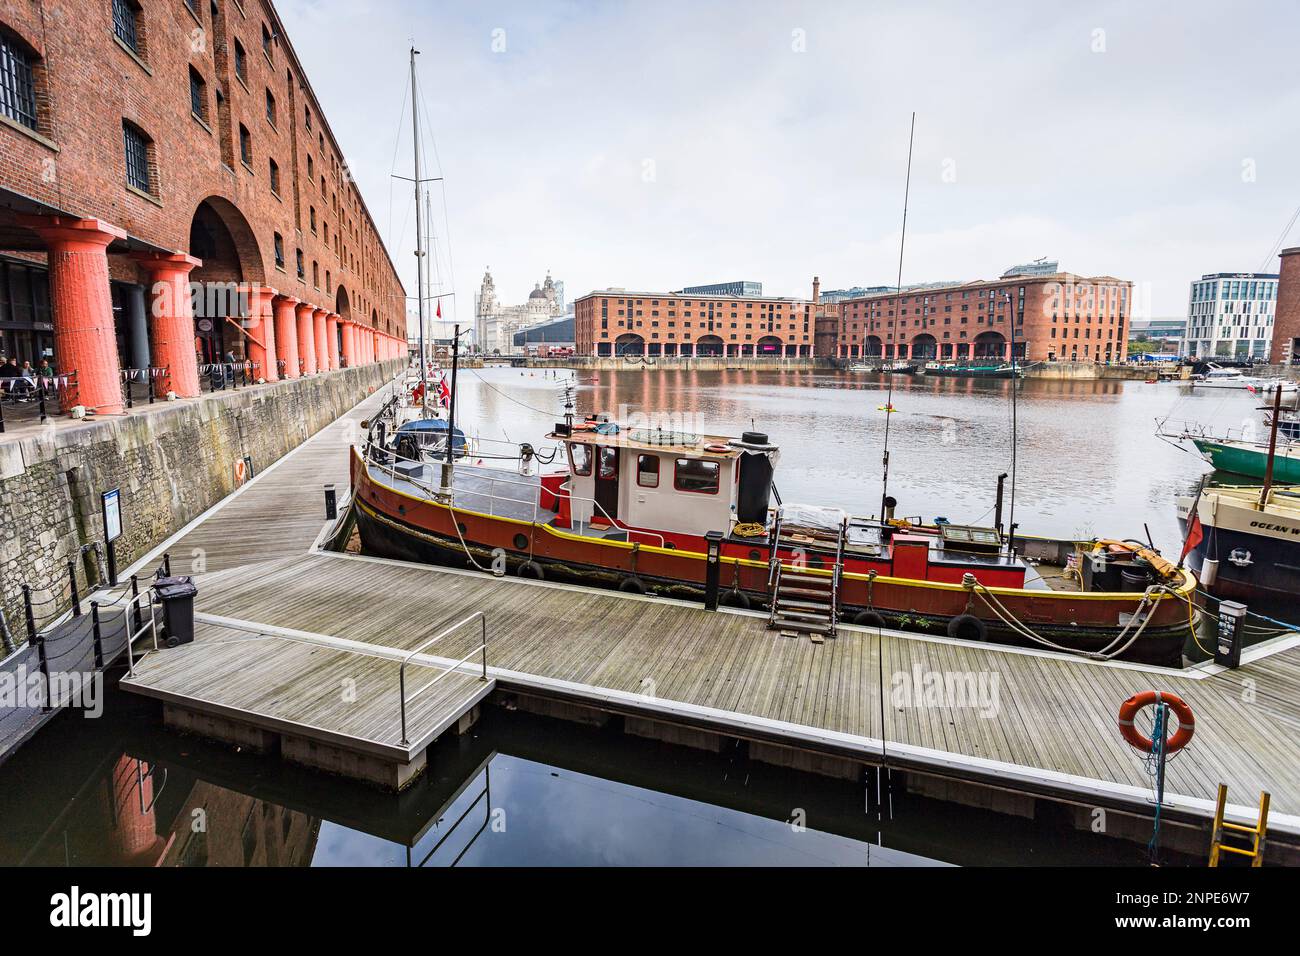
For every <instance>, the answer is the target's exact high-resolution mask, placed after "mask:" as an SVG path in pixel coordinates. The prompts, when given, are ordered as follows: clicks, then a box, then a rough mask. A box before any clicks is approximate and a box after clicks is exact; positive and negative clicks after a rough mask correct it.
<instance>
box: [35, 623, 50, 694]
mask: <svg viewBox="0 0 1300 956" xmlns="http://www.w3.org/2000/svg"><path fill="white" fill-rule="evenodd" d="M34 643H35V644H36V657H37V659H38V660H40V662H41V677H43V678H44V679H45V703H44V704H43V705H42V706H41V710H43V711H45V712H47V713H48V712H49V711H51V710H53V709H54V707H53V705H51V704H50V696H51V695H50V659H49V657H47V656H46V654H45V638H44V637H43V636H41V635H40V634H37V635H36V639H35V642H34Z"/></svg>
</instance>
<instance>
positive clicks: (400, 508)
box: [397, 505, 406, 515]
mask: <svg viewBox="0 0 1300 956" xmlns="http://www.w3.org/2000/svg"><path fill="white" fill-rule="evenodd" d="M397 513H398V514H399V515H404V514H406V505H398V506H397Z"/></svg>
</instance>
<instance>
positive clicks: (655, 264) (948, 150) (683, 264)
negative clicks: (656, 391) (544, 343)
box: [279, 0, 1300, 322]
mask: <svg viewBox="0 0 1300 956" xmlns="http://www.w3.org/2000/svg"><path fill="white" fill-rule="evenodd" d="M279 7H280V12H281V15H282V17H283V18H284V20H285V23H286V27H287V29H288V32H289V36H290V38H291V39H292V41H293V43H294V46H295V48H296V49H297V51H298V54H299V56H301V57H302V58H303V60H304V65H305V67H306V70H307V74H308V76H309V78H310V79H311V82H312V84H313V87H314V89H315V90H316V93H317V95H318V96H319V98H320V100H321V101H322V104H323V106H324V109H325V111H326V115H327V116H328V118H329V120H330V122H331V124H332V127H333V129H334V131H335V134H336V136H337V137H338V138H339V139H340V141H341V144H342V146H343V148H344V151H345V153H346V154H347V156H348V159H349V162H350V164H351V167H352V169H353V171H354V174H355V175H356V176H357V178H358V181H359V184H360V186H361V189H362V193H363V195H364V196H365V198H366V201H367V203H368V205H369V207H370V209H371V211H372V213H373V215H374V217H375V219H376V222H377V223H378V225H379V228H380V232H381V234H382V235H383V236H385V237H386V238H387V239H388V240H389V241H390V248H391V252H392V255H393V259H394V261H395V262H396V263H397V264H398V266H399V268H400V270H401V272H402V275H403V279H404V281H405V282H406V284H407V287H408V291H413V290H414V288H415V281H414V258H413V257H412V256H411V254H410V252H411V249H412V248H413V245H414V228H413V227H414V217H413V215H412V213H411V209H410V207H411V198H410V187H409V184H406V183H404V182H401V181H394V180H391V179H390V173H391V172H393V171H394V170H395V171H396V172H397V173H399V174H401V175H408V176H409V175H410V170H411V163H410V132H409V123H410V118H409V104H408V107H407V111H406V112H404V111H403V110H402V106H401V104H402V99H403V96H404V94H405V89H406V84H407V75H406V49H407V46H408V44H409V42H410V40H411V38H412V36H413V35H414V39H415V42H416V43H417V45H418V46H419V48H420V50H421V51H422V53H421V57H420V64H419V69H420V76H421V87H422V92H423V97H424V100H425V102H426V104H427V109H428V113H427V120H428V123H429V126H430V127H431V132H432V133H433V135H434V136H435V137H436V142H437V159H438V162H437V163H436V164H434V165H435V167H436V169H435V174H441V175H443V176H445V177H446V178H445V183H443V184H435V187H434V188H435V192H434V198H435V207H434V212H435V216H434V219H435V223H436V231H437V233H438V242H439V256H438V262H439V269H440V272H441V273H442V274H443V275H444V276H445V277H447V281H449V282H450V279H451V277H454V286H455V290H456V292H457V294H458V298H459V301H458V303H457V305H458V308H456V309H455V310H454V314H455V316H456V317H458V318H459V319H460V320H461V321H463V322H465V321H469V320H470V319H471V318H472V304H473V294H474V292H475V291H476V290H477V288H478V282H479V279H480V278H481V275H482V270H483V267H484V266H485V265H489V264H490V265H492V267H493V273H494V275H495V277H496V279H497V286H498V291H499V294H500V295H501V297H502V299H503V300H504V301H506V302H517V301H523V299H524V298H525V297H526V295H527V293H528V291H529V290H530V289H531V288H532V285H533V283H534V282H536V281H538V280H539V279H540V278H542V276H543V274H544V272H545V271H546V270H547V269H548V268H549V269H550V270H551V271H552V273H553V274H554V275H555V276H556V278H561V279H564V280H565V281H566V288H567V291H568V294H569V296H570V298H573V297H576V296H577V295H580V294H582V293H583V292H585V291H588V290H590V289H592V288H598V287H604V286H607V285H621V286H626V287H639V288H645V289H647V290H649V289H656V290H657V289H672V288H679V287H680V286H682V285H684V284H692V283H697V282H705V281H713V280H724V279H736V278H749V279H757V280H760V281H762V282H763V283H764V287H765V290H766V291H768V292H769V293H772V294H780V295H806V294H807V293H808V291H809V284H810V282H811V277H812V276H813V275H814V274H818V275H820V276H821V278H822V286H823V288H835V287H839V286H849V285H854V284H859V283H862V284H879V283H887V282H892V281H893V280H894V278H895V275H896V270H897V237H898V230H899V220H900V217H901V213H902V194H903V178H904V171H905V165H906V159H907V134H908V123H909V120H910V115H911V111H912V110H913V109H915V110H916V111H917V124H916V145H915V151H914V157H913V169H912V194H911V208H910V209H909V220H908V228H909V244H908V245H909V248H908V250H907V255H906V257H905V261H904V281H927V280H938V279H948V278H975V277H986V278H987V277H993V276H996V275H998V274H999V273H1000V272H1001V271H1002V270H1003V269H1004V268H1006V267H1007V266H1009V265H1011V264H1013V263H1017V262H1023V261H1026V260H1028V259H1031V258H1035V257H1038V256H1049V257H1055V258H1059V259H1060V260H1061V263H1062V266H1063V267H1064V268H1066V269H1069V270H1072V271H1077V272H1081V273H1084V274H1112V275H1117V276H1121V277H1124V278H1131V279H1134V280H1135V281H1141V282H1145V283H1149V286H1150V289H1151V301H1152V310H1153V312H1154V313H1155V314H1157V315H1180V314H1183V312H1184V311H1185V307H1186V295H1187V283H1188V282H1189V281H1190V280H1191V279H1193V278H1195V277H1197V276H1199V275H1200V274H1201V273H1204V272H1214V271H1235V270H1253V269H1257V268H1259V267H1260V266H1261V264H1262V263H1263V262H1264V261H1265V258H1266V254H1267V253H1268V252H1269V250H1270V249H1271V248H1272V246H1273V244H1274V242H1275V240H1276V239H1277V234H1278V232H1279V230H1280V229H1281V227H1282V225H1283V224H1284V223H1285V222H1286V221H1287V220H1288V219H1289V218H1290V215H1291V212H1292V211H1293V210H1294V208H1295V206H1296V204H1297V203H1300V175H1297V171H1296V168H1295V164H1294V161H1293V157H1294V155H1295V154H1296V151H1297V147H1298V146H1300V130H1298V129H1297V127H1296V124H1295V123H1294V122H1292V119H1291V118H1292V117H1294V116H1295V115H1297V113H1298V112H1300V91H1298V90H1297V84H1296V83H1295V81H1294V78H1293V77H1292V76H1291V75H1290V69H1291V68H1290V64H1291V63H1292V60H1293V57H1292V56H1291V52H1290V51H1289V49H1288V43H1289V40H1288V38H1289V37H1291V36H1294V33H1295V30H1296V28H1297V26H1300V23H1298V22H1297V21H1300V13H1298V12H1297V11H1296V10H1295V9H1293V8H1288V7H1284V6H1260V7H1258V8H1255V7H1254V6H1252V5H1251V4H1246V5H1245V7H1243V8H1242V9H1241V10H1240V11H1239V14H1238V13H1234V20H1235V22H1238V23H1248V24H1250V25H1251V26H1250V28H1249V29H1248V30H1247V31H1246V32H1247V33H1248V35H1249V37H1248V42H1247V44H1246V47H1244V48H1242V47H1238V48H1237V49H1236V50H1235V52H1234V51H1231V50H1229V49H1228V48H1227V47H1225V43H1224V41H1225V33H1224V23H1223V16H1222V11H1221V9H1220V8H1219V7H1218V6H1217V5H1215V4H1212V3H1209V2H1201V3H1196V2H1191V3H1181V4H1165V5H1142V6H1141V7H1131V8H1130V6H1129V5H1124V4H1119V3H1114V4H1109V5H1101V6H1096V5H1092V6H1090V7H1089V8H1088V9H1086V10H1084V9H1076V8H1075V7H1072V6H1066V5H1061V6H1052V5H1044V4H1041V3H1021V4H1016V3H1011V4H1003V5H1000V6H999V7H997V8H996V10H991V9H989V8H987V7H984V6H982V5H977V4H957V3H951V4H941V5H931V6H927V7H926V8H924V9H915V8H914V7H915V5H908V4H902V3H897V4H873V5H872V6H871V7H866V6H865V5H862V4H856V3H847V2H846V3H816V4H812V3H777V2H759V3H751V2H746V3H741V2H739V0H736V2H729V3H721V2H720V3H712V4H700V3H687V2H671V0H670V2H662V3H656V4H633V3H625V4H617V3H609V4H588V3H546V4H537V3H523V2H519V3H486V4H485V3H468V2H462V3H445V4H438V5H436V6H434V5H428V4H423V3H392V4H380V3H371V4H363V5H357V4H354V3H346V2H343V0H284V2H282V3H281V4H280V5H279ZM1249 10H1255V12H1254V13H1250V12H1248V11H1249ZM1238 16H1240V17H1241V19H1237V18H1238ZM1234 42H1235V41H1234ZM1247 49H1248V51H1249V52H1248V54H1245V53H1244V50H1247ZM1225 58H1226V59H1225ZM431 158H432V157H431ZM1248 170H1249V171H1253V178H1252V177H1251V176H1250V175H1248V174H1247V171H1248ZM444 189H445V196H446V215H445V217H444V214H443V209H442V203H443V190H444ZM390 195H391V197H392V199H391V209H392V211H391V213H390V211H389V206H390ZM448 239H449V240H450V242H448ZM1292 241H1293V242H1294V241H1295V239H1294V237H1293V239H1292ZM444 311H447V312H452V311H453V310H452V309H450V308H449V309H445V310H444Z"/></svg>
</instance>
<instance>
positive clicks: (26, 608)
mask: <svg viewBox="0 0 1300 956" xmlns="http://www.w3.org/2000/svg"><path fill="white" fill-rule="evenodd" d="M23 612H24V613H25V615H26V617H27V643H28V644H32V643H35V641H36V614H35V612H33V611H32V588H31V585H29V584H24V585H23Z"/></svg>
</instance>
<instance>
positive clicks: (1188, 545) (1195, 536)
mask: <svg viewBox="0 0 1300 956" xmlns="http://www.w3.org/2000/svg"><path fill="white" fill-rule="evenodd" d="M1200 504H1201V491H1200V489H1199V488H1198V489H1197V491H1196V497H1195V498H1193V499H1192V510H1191V512H1190V513H1189V514H1188V515H1187V540H1186V541H1184V542H1183V551H1182V554H1180V555H1178V566H1179V567H1180V568H1181V567H1182V566H1183V562H1184V561H1185V560H1186V559H1187V556H1188V555H1189V554H1191V553H1192V552H1193V551H1194V550H1196V546H1197V545H1198V544H1200V543H1201V542H1202V541H1203V540H1204V539H1205V529H1204V528H1202V527H1201V516H1200V514H1199V513H1198V512H1199V511H1200Z"/></svg>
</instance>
